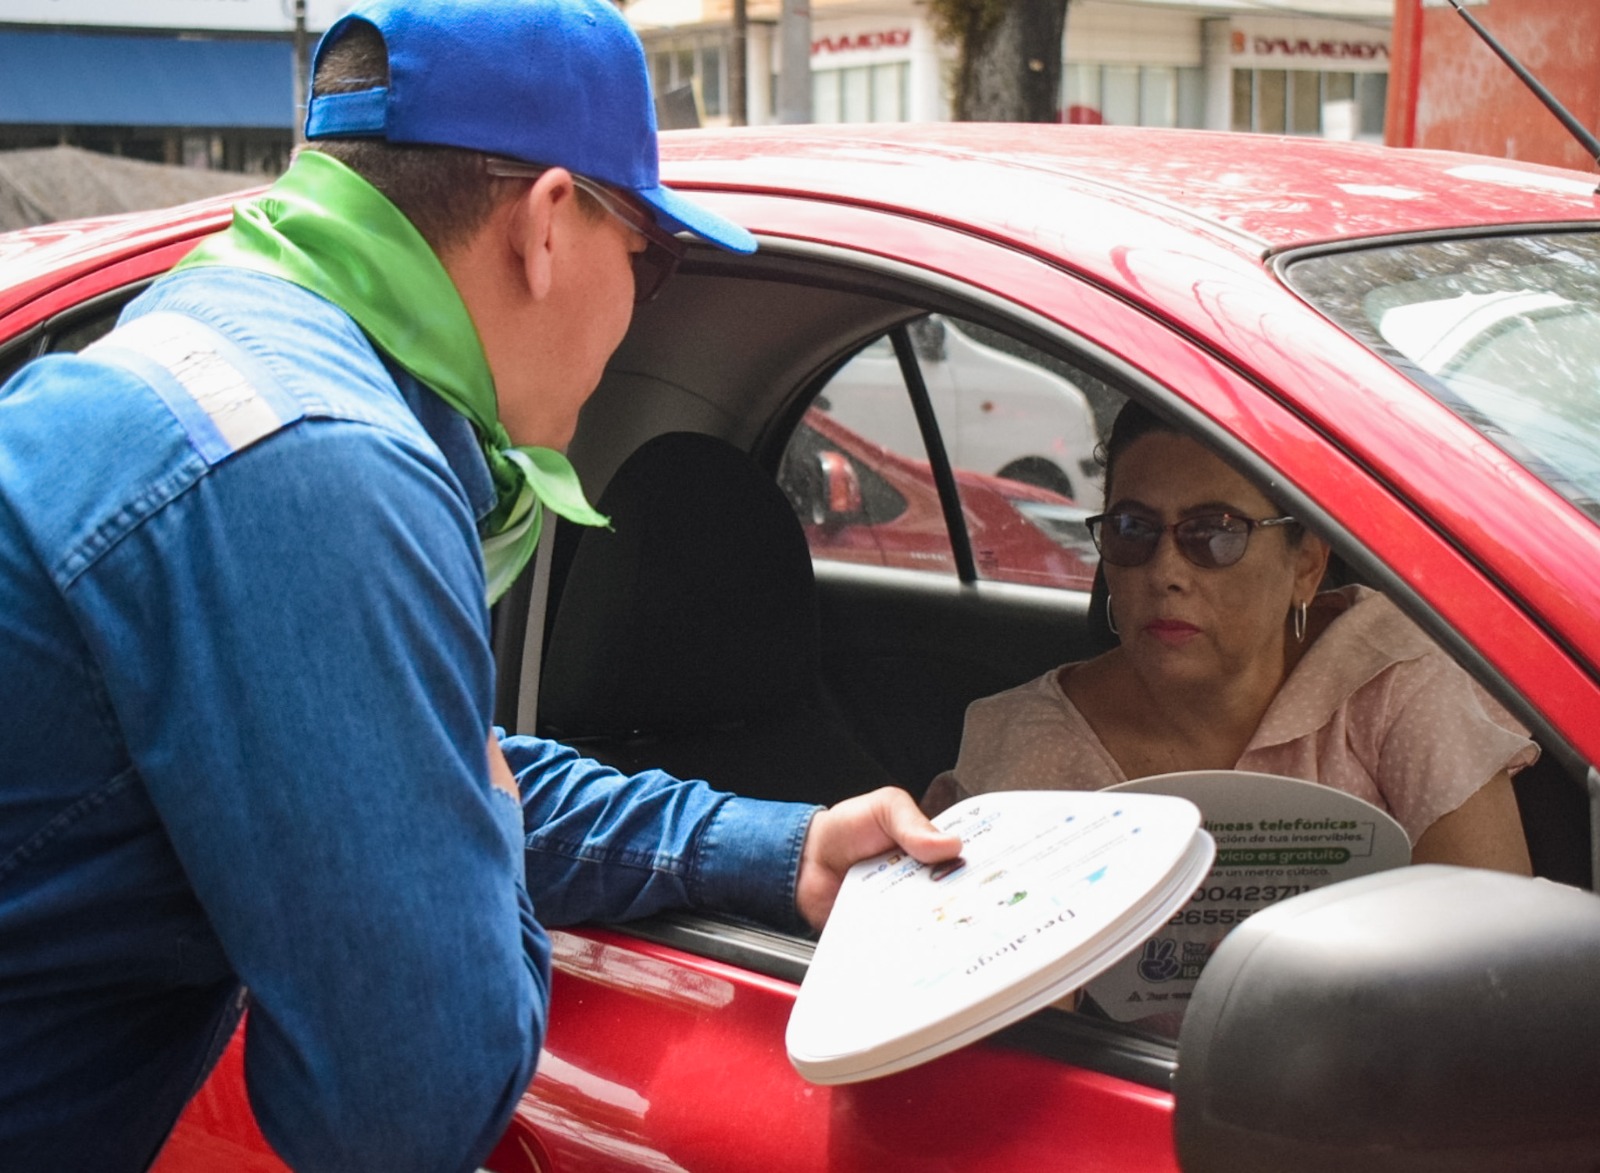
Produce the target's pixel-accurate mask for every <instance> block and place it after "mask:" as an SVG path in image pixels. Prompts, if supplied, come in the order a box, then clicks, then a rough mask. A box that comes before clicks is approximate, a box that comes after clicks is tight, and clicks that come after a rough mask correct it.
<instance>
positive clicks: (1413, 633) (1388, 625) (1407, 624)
mask: <svg viewBox="0 0 1600 1173" xmlns="http://www.w3.org/2000/svg"><path fill="white" fill-rule="evenodd" d="M1313 611H1314V613H1320V615H1321V616H1323V617H1324V618H1323V625H1322V631H1321V634H1320V635H1319V636H1318V638H1317V641H1316V643H1315V644H1313V645H1312V646H1311V648H1310V650H1309V651H1308V652H1307V653H1306V655H1305V656H1304V657H1302V660H1301V663H1302V664H1304V663H1305V662H1306V661H1308V660H1310V659H1311V658H1312V657H1313V656H1315V657H1316V658H1317V659H1318V660H1320V661H1326V660H1328V659H1330V658H1333V657H1335V656H1336V657H1338V658H1339V659H1341V660H1344V661H1355V662H1358V663H1359V664H1361V665H1363V666H1364V667H1366V668H1369V669H1379V670H1381V668H1383V667H1387V666H1388V665H1390V664H1395V663H1399V662H1400V661H1403V660H1415V659H1419V658H1422V657H1424V656H1435V655H1442V654H1443V653H1442V652H1441V650H1440V648H1439V645H1438V644H1436V643H1434V641H1433V640H1432V639H1430V638H1429V637H1428V634H1427V633H1426V632H1424V631H1423V630H1422V628H1420V627H1418V626H1417V625H1416V624H1415V623H1413V622H1412V621H1411V620H1410V619H1409V618H1407V616H1406V614H1405V613H1404V612H1403V611H1401V610H1400V608H1399V607H1397V606H1395V604H1394V602H1393V600H1391V599H1390V598H1389V596H1387V595H1385V594H1384V593H1383V592H1381V591H1375V590H1373V589H1372V588H1371V587H1366V586H1360V585H1352V586H1344V587H1339V588H1338V589H1337V590H1332V591H1324V592H1323V593H1322V594H1320V595H1318V596H1317V597H1316V599H1315V600H1314V602H1313ZM1325 668H1326V666H1325V665H1323V669H1324V670H1325Z"/></svg>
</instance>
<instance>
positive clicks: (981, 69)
mask: <svg viewBox="0 0 1600 1173" xmlns="http://www.w3.org/2000/svg"><path fill="white" fill-rule="evenodd" d="M1067 3H1068V0H934V2H933V4H932V8H933V10H934V15H935V19H936V20H937V22H938V27H939V30H940V34H941V37H942V39H944V40H946V41H949V42H952V43H954V44H955V45H956V47H957V51H958V54H959V56H958V58H957V61H956V67H955V78H954V83H955V84H954V85H953V87H952V89H953V99H954V105H955V110H954V114H955V117H956V120H957V121H960V122H1055V121H1056V120H1057V119H1058V118H1060V100H1061V97H1060V96H1061V47H1062V38H1063V37H1064V36H1065V34H1066V26H1067Z"/></svg>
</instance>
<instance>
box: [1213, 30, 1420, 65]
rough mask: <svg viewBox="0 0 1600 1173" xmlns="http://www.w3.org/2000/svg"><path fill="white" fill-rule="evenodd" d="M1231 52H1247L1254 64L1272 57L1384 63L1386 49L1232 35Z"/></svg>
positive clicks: (1361, 43) (1364, 43)
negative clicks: (1252, 58)
mask: <svg viewBox="0 0 1600 1173" xmlns="http://www.w3.org/2000/svg"><path fill="white" fill-rule="evenodd" d="M1233 52H1234V54H1235V55H1236V56H1237V55H1239V54H1241V53H1245V52H1248V53H1250V54H1251V55H1252V56H1254V57H1255V58H1256V60H1257V62H1258V63H1260V62H1261V61H1263V60H1267V59H1270V58H1273V57H1304V58H1311V59H1314V60H1316V61H1319V62H1323V61H1387V60H1389V46H1388V45H1386V44H1384V43H1383V42H1382V41H1312V40H1308V39H1307V38H1305V37H1246V36H1245V34H1244V33H1241V32H1235V33H1234V34H1233Z"/></svg>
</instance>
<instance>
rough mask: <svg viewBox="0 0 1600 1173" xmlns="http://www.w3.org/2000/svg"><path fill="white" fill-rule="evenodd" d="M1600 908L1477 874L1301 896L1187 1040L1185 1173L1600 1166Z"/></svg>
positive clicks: (1236, 936)
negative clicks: (1599, 980)
mask: <svg viewBox="0 0 1600 1173" xmlns="http://www.w3.org/2000/svg"><path fill="white" fill-rule="evenodd" d="M1597 975H1600V897H1596V896H1595V895H1593V894H1591V893H1589V892H1585V891H1583V890H1581V889H1578V888H1571V887H1567V886H1565V885H1561V884H1555V883H1551V882H1550V881H1547V880H1535V879H1528V878H1526V877H1521V876H1510V875H1504V874H1502V873H1498V872H1488V871H1479V870H1474V869H1468V868H1453V867H1439V866H1419V867H1410V868H1400V869H1397V870H1394V871H1388V872H1381V873H1378V874H1376V875H1371V876H1366V877H1363V878H1361V879H1356V880H1350V881H1348V882H1346V883H1342V884H1335V885H1333V886H1331V887H1328V888H1323V889H1320V890H1318V891H1315V892H1312V893H1309V894H1307V895H1304V896H1298V897H1295V898H1293V899H1291V900H1286V901H1284V902H1283V903H1282V904H1278V905H1274V906H1273V907H1271V908H1268V909H1266V910H1264V911H1262V912H1259V913H1257V914H1256V915H1254V916H1252V917H1251V918H1249V919H1248V920H1247V921H1245V922H1244V924H1242V925H1241V926H1239V927H1238V928H1236V929H1235V930H1234V931H1233V933H1232V934H1231V935H1230V936H1228V937H1227V938H1226V939H1225V940H1224V941H1223V942H1222V943H1221V944H1220V945H1219V946H1218V947H1217V950H1216V952H1215V953H1214V954H1213V956H1212V957H1211V960H1210V961H1209V963H1208V964H1207V965H1206V968H1205V971H1204V973H1203V974H1202V975H1201V977H1200V980H1199V982H1198V984H1197V985H1196V987H1195V990H1194V996H1193V999H1192V1000H1191V1002H1190V1004H1189V1008H1188V1011H1187V1013H1186V1015H1185V1017H1184V1021H1183V1028H1182V1032H1181V1034H1180V1036H1179V1040H1178V1069H1177V1072H1176V1074H1175V1075H1174V1077H1173V1092H1174V1098H1175V1100H1176V1112H1175V1116H1174V1130H1175V1134H1176V1141H1177V1153H1178V1162H1179V1166H1180V1167H1181V1168H1182V1169H1183V1170H1184V1173H1282V1171H1283V1170H1291V1169H1292V1170H1294V1171H1295V1173H1332V1171H1334V1170H1339V1171H1345V1170H1351V1171H1359V1173H1402V1171H1403V1173H1446V1171H1448V1173H1465V1171H1468V1170H1472V1171H1481V1173H1520V1171H1526V1173H1535V1171H1537V1173H1560V1171H1564V1170H1573V1171H1577V1170H1582V1171H1584V1173H1593V1170H1595V1169H1600V997H1597V988H1600V987H1597Z"/></svg>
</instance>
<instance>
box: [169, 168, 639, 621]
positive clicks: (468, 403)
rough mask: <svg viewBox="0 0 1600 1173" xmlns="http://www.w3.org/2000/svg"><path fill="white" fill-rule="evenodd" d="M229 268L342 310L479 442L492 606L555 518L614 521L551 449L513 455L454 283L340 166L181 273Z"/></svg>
mask: <svg viewBox="0 0 1600 1173" xmlns="http://www.w3.org/2000/svg"><path fill="white" fill-rule="evenodd" d="M198 265H229V266H233V267H237V268H243V269H252V270H254V271H256V272H258V273H268V274H270V275H272V276H274V277H281V278H283V279H284V280H285V281H290V282H292V283H294V284H295V285H298V286H300V287H301V288H302V289H306V290H309V291H310V292H312V293H315V294H317V295H318V296H320V297H322V298H325V299H326V300H328V301H330V302H332V303H333V304H334V305H336V306H338V307H339V308H340V309H341V310H343V311H344V312H345V313H347V314H349V315H350V317H352V318H353V319H355V322H356V324H357V325H359V326H360V327H361V329H362V330H363V331H365V332H366V334H367V336H368V337H369V338H371V339H372V341H373V342H374V343H375V344H376V345H377V347H378V348H379V349H380V350H382V351H383V352H384V353H385V354H387V355H388V356H389V357H390V358H391V359H393V360H394V361H395V362H397V363H398V364H399V365H400V366H401V367H402V368H404V369H405V370H406V371H408V372H410V373H411V374H412V375H414V376H415V377H416V378H417V379H419V380H420V381H421V382H422V383H423V384H424V385H425V386H427V387H428V388H429V389H431V390H432V391H433V392H435V393H436V394H437V395H438V396H439V397H440V398H441V399H443V400H444V401H445V402H446V403H448V404H449V405H450V406H451V407H453V408H454V409H455V410H456V411H458V412H460V413H461V414H462V415H464V416H466V418H467V419H468V420H470V421H471V422H472V425H473V427H474V429H475V430H476V431H477V434H478V439H479V442H480V443H481V444H482V446H483V454H484V457H485V458H486V459H487V460H488V462H489V475H490V478H491V479H492V480H493V482H494V489H495V506H494V508H493V510H491V511H490V513H489V515H488V516H487V517H485V518H484V519H483V522H482V523H481V525H480V527H479V528H480V533H481V541H482V544H483V559H484V567H485V570H486V572H487V576H488V596H489V602H491V603H493V602H494V601H495V600H496V599H498V598H499V597H500V596H501V595H502V594H504V593H505V591H506V589H507V588H508V587H509V586H510V585H511V583H512V581H513V580H514V579H515V578H516V577H517V575H518V574H519V573H520V572H521V570H522V568H523V567H524V566H526V565H527V563H528V560H529V559H530V558H532V557H533V552H534V550H535V548H537V546H538V544H539V532H540V530H541V528H542V527H543V523H544V509H545V508H546V507H548V508H549V509H551V510H552V511H553V512H555V513H556V514H558V515H559V516H561V517H565V518H567V519H568V520H570V521H574V522H577V523H578V524H580V525H606V524H607V519H606V518H605V517H604V516H603V515H602V514H599V513H597V512H595V510H594V509H593V508H592V507H591V506H590V505H589V503H588V501H587V500H585V499H584V496H583V486H582V485H580V484H579V483H578V474H577V473H576V472H575V471H574V470H573V468H572V465H571V463H569V462H568V460H567V458H566V457H565V456H563V455H562V454H561V453H559V452H556V451H555V450H553V449H550V448H529V447H520V448H519V447H517V446H515V445H513V444H512V443H511V438H510V437H509V436H508V435H507V434H506V430H505V427H504V426H503V425H502V424H501V423H500V414H499V409H498V405H497V404H496V401H495V392H494V379H493V377H492V376H491V375H490V373H489V363H488V360H487V359H485V358H484V354H483V344H482V343H481V342H480V341H479V339H478V331H477V328H476V327H475V326H474V325H473V323H472V318H471V317H470V316H469V315H468V313H467V307H466V305H465V304H463V302H462V300H461V295H460V293H458V292H457V291H456V287H455V283H454V282H452V281H451V280H450V275H449V274H448V273H446V272H445V268H444V265H442V264H441V263H440V261H439V258H438V257H437V256H436V255H435V254H434V251H433V249H432V248H430V247H429V246H428V243H427V241H425V240H423V239H422V236H421V234H420V233H419V232H417V230H416V228H415V227H413V226H412V224H411V221H409V220H407V219H406V218H405V216H404V215H402V214H401V212H400V210H399V209H398V208H396V207H395V206H394V205H393V204H391V203H390V202H389V201H388V200H387V199H386V198H385V197H384V196H383V195H382V194H381V193H380V192H379V191H378V190H377V189H376V188H374V187H373V186H372V185H371V184H370V183H368V182H367V181H366V180H365V179H362V178H361V176H359V175H357V174H356V173H355V172H354V171H352V170H350V169H349V168H348V167H346V166H345V165H344V164H343V163H340V162H339V161H338V160H336V159H333V158H331V157H330V156H328V155H324V154H321V153H320V152H317V151H302V152H301V153H300V154H299V155H298V156H297V157H296V159H295V161H294V163H293V165H292V166H291V167H290V168H289V170H288V171H287V172H285V173H284V176H283V178H281V179H280V180H278V182H277V183H275V184H274V185H273V186H272V188H271V189H270V190H268V191H267V192H266V193H265V194H264V195H262V196H261V197H260V198H258V199H255V200H252V201H250V202H248V203H244V204H240V205H239V206H238V207H237V208H235V209H234V213H233V224H232V225H231V226H230V227H229V228H228V229H227V231H225V232H223V233H221V234H219V235H217V236H214V237H211V238H210V239H209V240H206V241H204V242H203V243H202V244H201V245H200V247H199V248H197V249H195V250H194V251H193V252H192V253H190V254H189V255H188V257H186V258H185V259H184V260H183V262H182V263H181V264H180V265H179V266H178V267H179V268H192V267H195V266H198Z"/></svg>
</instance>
